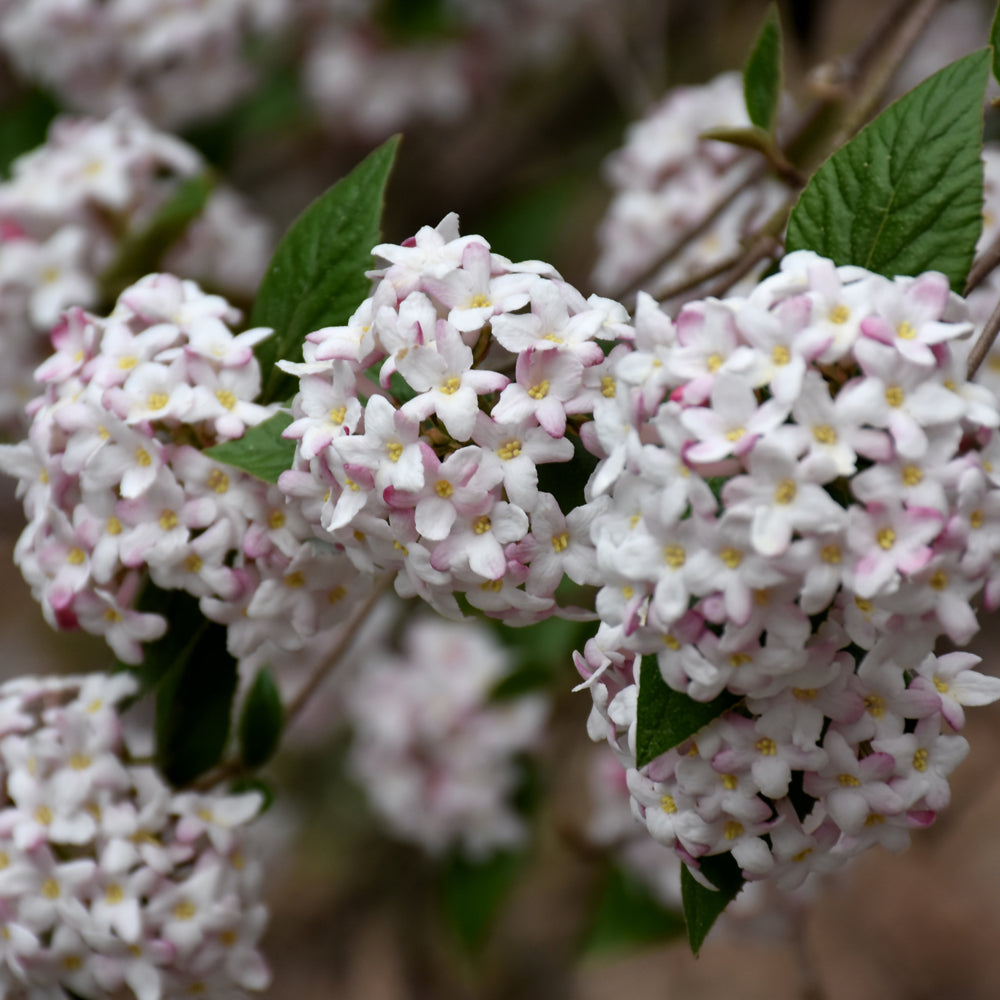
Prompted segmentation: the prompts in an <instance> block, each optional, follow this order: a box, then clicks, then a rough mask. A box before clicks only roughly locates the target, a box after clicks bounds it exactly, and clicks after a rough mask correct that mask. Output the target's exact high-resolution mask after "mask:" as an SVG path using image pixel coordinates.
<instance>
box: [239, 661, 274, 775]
mask: <svg viewBox="0 0 1000 1000" xmlns="http://www.w3.org/2000/svg"><path fill="white" fill-rule="evenodd" d="M284 724H285V706H284V705H283V704H282V701H281V692H280V691H279V690H278V685H277V684H275V683H274V678H273V677H272V676H271V671H270V670H268V669H267V668H266V667H264V668H263V669H262V670H261V671H260V672H259V673H258V674H257V676H256V677H255V678H254V682H253V684H252V685H251V686H250V690H249V691H248V692H247V700H246V702H245V703H244V705H243V714H242V715H241V716H240V725H239V737H240V758H241V759H242V761H243V763H244V764H245V765H246V766H247V767H248V768H250V769H251V770H253V769H254V768H258V767H260V766H261V765H262V764H265V763H266V762H267V761H268V760H270V759H271V756H272V754H273V753H274V751H275V750H277V749H278V743H279V742H280V740H281V729H282V726H284Z"/></svg>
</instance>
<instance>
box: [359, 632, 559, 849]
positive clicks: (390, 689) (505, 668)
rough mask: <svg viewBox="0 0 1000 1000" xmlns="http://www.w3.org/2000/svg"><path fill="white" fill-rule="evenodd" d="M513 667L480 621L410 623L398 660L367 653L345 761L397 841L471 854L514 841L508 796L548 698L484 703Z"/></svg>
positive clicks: (517, 834)
mask: <svg viewBox="0 0 1000 1000" xmlns="http://www.w3.org/2000/svg"><path fill="white" fill-rule="evenodd" d="M512 666H513V663H512V659H511V656H510V654H509V653H508V651H507V650H506V649H505V648H504V647H503V646H501V645H500V643H499V642H498V641H497V640H496V638H495V637H494V635H493V634H492V633H491V631H490V630H489V628H487V627H486V626H485V625H482V624H480V623H476V622H460V623H459V622H446V621H442V620H441V619H437V618H430V617H423V618H417V619H415V620H414V621H412V622H411V623H409V624H408V625H407V627H406V629H405V631H404V633H403V637H402V650H401V652H400V653H399V654H396V655H391V654H390V655H386V656H383V657H380V658H378V659H369V660H368V661H367V662H366V663H365V664H364V665H362V667H361V670H360V673H359V675H358V676H357V677H356V678H354V681H353V684H352V686H351V688H350V689H349V692H348V700H347V708H348V717H349V719H350V721H351V723H352V725H353V727H354V742H353V744H352V746H351V757H350V764H351V769H352V771H353V772H354V775H355V777H356V778H357V780H358V782H359V784H360V785H361V786H362V787H363V788H364V789H365V792H366V793H367V795H368V797H369V799H370V801H371V803H372V805H373V806H374V808H375V809H376V810H377V812H378V813H379V815H380V816H382V818H383V819H384V820H385V821H386V823H387V824H388V825H389V827H390V829H391V830H392V831H393V832H394V833H395V834H396V835H398V836H399V837H402V838H403V839H405V840H409V841H413V842H415V843H417V844H419V845H420V846H421V847H423V848H424V850H426V851H428V852H429V853H431V854H435V855H439V854H441V853H443V852H445V851H447V850H450V849H458V850H461V851H463V852H464V853H465V854H466V855H468V856H469V857H472V858H482V857H484V856H486V855H489V854H492V853H493V852H495V851H498V850H502V849H504V848H510V847H514V846H516V845H518V844H520V843H522V842H523V840H524V838H525V836H526V833H527V830H526V827H525V824H524V819H523V817H522V816H521V815H520V814H519V813H518V812H517V811H516V809H515V808H514V805H513V803H512V801H511V798H512V796H513V795H514V793H515V792H516V791H517V787H518V784H519V783H520V782H521V781H522V780H523V777H524V775H523V773H522V770H521V768H520V766H519V758H521V757H523V756H524V755H527V754H530V753H532V752H534V751H535V750H537V748H538V744H539V742H540V740H541V738H542V731H543V728H544V724H545V719H546V716H547V714H548V701H547V699H546V698H545V697H544V696H543V695H540V694H526V695H520V696H518V697H516V698H514V697H511V698H505V699H502V700H491V697H490V696H491V694H492V692H493V690H494V689H495V688H496V686H497V685H498V684H499V683H500V682H501V681H503V679H504V678H505V677H506V676H508V675H509V673H510V671H511V669H512Z"/></svg>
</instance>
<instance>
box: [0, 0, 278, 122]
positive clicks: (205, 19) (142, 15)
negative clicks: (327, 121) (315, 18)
mask: <svg viewBox="0 0 1000 1000" xmlns="http://www.w3.org/2000/svg"><path fill="white" fill-rule="evenodd" d="M288 16H289V5H288V3H287V0H220V2H215V3H189V2H179V0H142V2H138V3H137V2H136V0H77V2H75V3H73V4H71V5H67V4H66V3H64V2H63V0H7V2H5V3H4V4H3V9H2V11H0V45H2V46H3V49H4V53H5V54H6V55H7V56H8V57H9V58H10V60H11V62H12V63H13V65H14V67H15V68H16V70H17V71H18V72H19V73H21V74H23V75H24V76H25V77H26V78H27V79H29V80H32V81H35V82H37V83H40V84H42V85H43V86H45V87H46V88H48V89H51V90H53V91H54V92H55V93H56V94H58V95H59V97H60V98H61V99H62V100H63V101H65V102H66V105H67V106H68V107H71V108H74V109H75V110H78V111H84V112H87V113H89V114H98V115H104V114H107V113H108V112H109V111H111V110H113V109H114V108H121V107H126V108H133V109H134V110H136V111H140V112H141V113H142V114H144V115H146V117H148V118H149V119H151V120H152V121H155V122H157V123H158V124H161V125H165V126H168V127H174V126H178V125H181V124H183V123H188V122H191V121H194V120H196V119H198V118H204V117H208V116H210V115H213V114H217V113H219V112H221V111H225V110H226V109H227V108H229V107H231V106H232V105H233V104H234V103H235V102H236V100H237V99H239V98H240V97H242V96H243V95H244V94H246V93H247V92H248V91H249V89H250V87H251V86H252V85H253V84H254V82H255V80H256V73H255V72H254V70H253V68H252V65H251V64H250V62H249V61H248V59H247V45H248V42H250V41H251V40H252V39H254V38H262V37H265V36H266V35H267V34H268V33H270V32H273V31H275V30H276V29H278V28H280V27H281V26H282V25H283V24H284V23H285V22H286V21H287V19H288Z"/></svg>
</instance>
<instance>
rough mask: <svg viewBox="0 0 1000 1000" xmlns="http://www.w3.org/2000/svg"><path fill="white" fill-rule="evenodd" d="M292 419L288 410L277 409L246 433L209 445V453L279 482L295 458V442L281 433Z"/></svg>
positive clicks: (256, 474)
mask: <svg viewBox="0 0 1000 1000" xmlns="http://www.w3.org/2000/svg"><path fill="white" fill-rule="evenodd" d="M291 422H292V418H291V417H290V416H289V415H288V414H287V413H276V414H275V415H274V416H273V417H271V418H270V419H268V420H265V421H264V422H263V423H262V424H258V425H257V426H256V427H250V428H248V429H247V431H246V433H245V434H244V435H243V437H241V438H237V439H236V440H235V441H225V442H223V443H222V444H217V445H214V446H213V447H211V448H206V449H205V454H206V455H208V457H209V458H214V459H215V460H216V461H217V462H225V463H226V465H235V466H236V467H237V468H238V469H243V471H244V472H249V473H250V475H251V476H256V477H257V478H258V479H263V480H264V481H265V482H268V483H276V482H277V481H278V477H279V476H280V475H281V474H282V473H283V472H284V471H285V470H286V469H290V468H291V467H292V460H293V459H294V458H295V442H294V441H289V440H288V439H287V438H283V437H282V436H281V432H282V431H283V430H284V429H285V428H286V427H287V426H288V425H289V424H290V423H291Z"/></svg>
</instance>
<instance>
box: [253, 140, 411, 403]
mask: <svg viewBox="0 0 1000 1000" xmlns="http://www.w3.org/2000/svg"><path fill="white" fill-rule="evenodd" d="M398 145H399V137H398V136H394V137H393V138H391V139H389V140H387V141H386V142H385V143H383V144H382V145H381V146H380V147H379V148H378V149H376V150H375V151H374V152H373V153H371V154H370V155H369V156H368V157H367V158H366V159H365V160H363V161H362V162H361V163H360V164H358V166H357V167H355V168H354V170H352V171H351V172H350V173H349V174H348V175H347V176H346V177H344V178H342V179H341V180H339V181H338V182H337V183H336V184H334V185H333V187H332V188H330V189H329V190H328V191H327V192H326V193H325V194H322V195H320V197H319V198H317V199H316V201H314V202H313V203H312V204H311V205H310V206H309V207H308V208H307V209H306V210H305V211H304V212H303V213H302V214H301V215H300V216H299V217H298V219H296V220H295V222H293V223H292V225H291V227H290V228H289V230H288V232H287V233H285V236H284V238H283V239H282V241H281V243H280V244H278V249H277V250H276V251H275V252H274V256H273V257H272V258H271V263H270V264H269V265H268V269H267V273H266V274H265V275H264V280H263V282H262V283H261V286H260V290H259V291H258V293H257V300H256V301H255V302H254V307H253V313H252V314H251V317H250V325H251V326H253V327H258V326H269V327H272V328H273V329H274V331H275V334H274V336H272V337H268V339H267V340H264V341H261V342H260V343H259V344H258V345H257V349H256V353H257V359H258V360H259V361H260V366H261V371H262V372H263V375H264V385H263V391H262V393H261V397H260V400H259V402H263V403H269V402H273V401H274V400H276V399H285V398H287V397H288V396H290V395H291V394H292V393H293V392H294V391H295V380H294V379H293V378H292V377H291V376H289V375H286V374H285V373H284V372H282V371H281V370H280V369H279V368H276V367H275V362H277V361H278V360H281V359H283V360H287V361H301V360H302V343H303V341H304V340H305V336H306V334H307V333H310V332H312V331H313V330H319V329H322V328H323V327H325V326H339V325H343V324H344V323H346V322H347V320H348V319H350V317H351V315H352V313H353V312H354V310H355V309H357V307H358V305H359V304H360V303H361V302H362V300H363V299H364V298H365V296H366V295H367V294H368V291H369V288H370V281H369V279H368V278H366V277H365V271H366V270H368V269H370V267H371V264H372V254H371V252H372V248H373V247H374V246H376V244H377V243H378V242H379V239H380V229H379V225H380V220H381V217H382V205H383V201H384V197H385V187H386V184H387V182H388V179H389V172H390V170H391V169H392V164H393V161H394V159H395V156H396V148H397V146H398Z"/></svg>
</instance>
